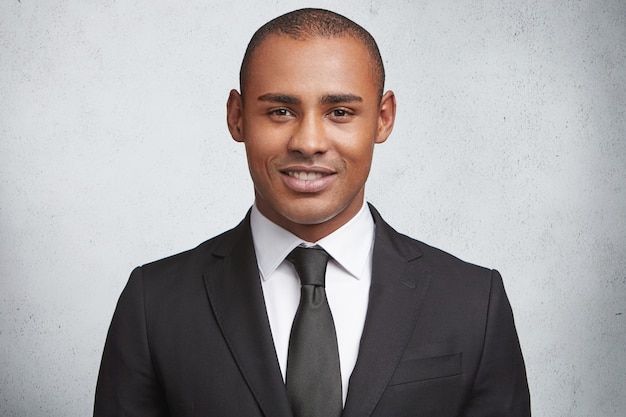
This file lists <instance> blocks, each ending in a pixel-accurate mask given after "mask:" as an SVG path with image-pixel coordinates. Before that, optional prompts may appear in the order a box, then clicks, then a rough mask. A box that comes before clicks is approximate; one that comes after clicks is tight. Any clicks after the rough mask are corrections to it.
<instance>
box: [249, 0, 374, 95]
mask: <svg viewBox="0 0 626 417" xmlns="http://www.w3.org/2000/svg"><path fill="white" fill-rule="evenodd" d="M270 35H285V36H288V37H290V38H292V39H295V40H301V41H304V40H308V39H312V38H321V39H324V38H325V39H332V38H339V37H343V36H352V37H354V38H355V39H357V40H359V41H361V43H362V44H363V45H364V46H365V47H366V48H367V50H368V51H369V54H370V58H371V60H370V61H369V62H368V63H367V65H371V69H372V73H373V74H374V76H375V83H376V85H377V86H378V91H379V95H380V97H382V95H383V89H384V85H385V67H384V65H383V60H382V58H381V56H380V51H379V50H378V45H377V44H376V41H375V40H374V38H373V37H372V35H370V33H369V32H368V31H367V30H365V29H363V28H362V27H361V26H359V25H358V24H357V23H355V22H353V21H352V20H350V19H348V18H347V17H344V16H342V15H340V14H337V13H335V12H331V11H330V10H323V9H300V10H294V11H293V12H289V13H286V14H284V15H282V16H278V17H277V18H275V19H272V20H270V21H269V22H267V23H266V24H264V25H263V26H261V27H260V28H259V29H258V30H257V31H256V32H255V33H254V35H252V39H250V43H248V47H247V49H246V52H245V54H244V56H243V62H242V63H241V69H240V71H239V86H240V89H241V92H242V94H243V93H245V87H244V86H245V82H246V80H247V79H248V77H249V76H250V75H251V74H250V60H251V57H252V55H253V54H254V52H255V51H256V50H257V48H258V47H259V45H260V44H261V43H263V41H264V40H265V39H266V38H267V37H268V36H270Z"/></svg>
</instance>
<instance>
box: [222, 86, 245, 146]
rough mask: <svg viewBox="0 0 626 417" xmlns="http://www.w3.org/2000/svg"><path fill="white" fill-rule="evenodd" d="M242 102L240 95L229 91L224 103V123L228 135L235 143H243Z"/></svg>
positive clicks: (234, 91) (235, 91)
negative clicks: (228, 132)
mask: <svg viewBox="0 0 626 417" xmlns="http://www.w3.org/2000/svg"><path fill="white" fill-rule="evenodd" d="M242 115H243V102H242V98H241V94H239V92H238V91H237V90H234V89H233V90H230V94H229V95H228V101H227V102H226V123H227V124H228V130H229V131H230V135H231V136H232V137H233V139H234V140H235V141H237V142H243V139H244V138H243V129H242V120H243V118H242Z"/></svg>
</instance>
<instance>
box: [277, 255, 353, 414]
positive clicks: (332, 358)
mask: <svg viewBox="0 0 626 417" xmlns="http://www.w3.org/2000/svg"><path fill="white" fill-rule="evenodd" d="M287 260H288V261H289V262H291V263H292V264H293V265H294V266H295V268H296V271H297V272H298V276H299V277H300V282H301V284H302V288H301V292H300V305H299V306H298V312H297V313H296V317H295V318H294V321H293V325H292V326H291V336H290V338H289V354H288V357H287V377H286V384H287V394H288V396H289V400H290V401H291V407H292V409H293V412H294V415H295V417H339V416H341V412H342V408H343V406H342V397H341V370H340V368H339V351H338V349H337V335H336V333H335V324H334V322H333V316H332V314H331V312H330V307H329V306H328V300H326V289H325V288H324V285H325V275H326V264H327V262H328V254H327V253H326V251H324V249H322V248H320V247H313V248H302V247H297V248H295V249H294V250H293V251H292V252H291V253H290V254H289V255H288V256H287Z"/></svg>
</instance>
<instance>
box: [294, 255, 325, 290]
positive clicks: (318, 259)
mask: <svg viewBox="0 0 626 417" xmlns="http://www.w3.org/2000/svg"><path fill="white" fill-rule="evenodd" d="M328 258H329V255H328V253H327V252H326V251H325V250H324V249H322V248H321V247H319V246H314V247H311V248H304V247H300V246H298V247H297V248H295V249H294V250H292V251H291V253H289V255H287V260H288V261H289V262H291V263H292V264H293V266H294V267H295V268H296V272H297V273H298V276H299V277H300V282H301V284H302V285H315V286H319V287H325V285H326V283H325V281H326V279H325V277H326V265H327V264H328Z"/></svg>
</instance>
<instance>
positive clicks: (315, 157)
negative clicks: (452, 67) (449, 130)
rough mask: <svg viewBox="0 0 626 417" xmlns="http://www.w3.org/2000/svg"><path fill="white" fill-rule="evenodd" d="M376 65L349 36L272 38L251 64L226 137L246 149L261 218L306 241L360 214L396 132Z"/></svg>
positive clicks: (392, 104) (231, 105) (234, 98)
mask: <svg viewBox="0 0 626 417" xmlns="http://www.w3.org/2000/svg"><path fill="white" fill-rule="evenodd" d="M370 61H371V58H370V56H369V54H368V51H367V49H366V48H365V46H363V44H362V43H361V42H360V41H358V40H357V39H355V38H353V37H351V36H343V37H338V38H331V39H326V38H317V37H314V38H311V39H306V40H295V39H292V38H290V37H287V36H283V35H271V36H269V37H268V38H267V39H266V40H265V41H263V43H262V44H261V45H260V46H259V47H258V49H257V50H256V51H255V52H254V54H253V55H252V60H251V71H250V72H249V74H252V75H251V76H249V77H248V79H245V80H243V87H242V88H243V91H244V93H245V96H242V95H241V94H240V93H239V92H237V91H236V90H232V91H231V92H230V96H229V98H228V103H227V121H228V128H229V130H230V133H231V135H232V137H233V139H234V140H235V141H237V142H243V143H244V144H245V147H246V154H247V158H248V167H249V170H250V175H251V177H252V181H253V183H254V189H255V202H256V205H257V207H258V209H259V211H260V212H261V213H262V214H263V215H265V216H266V217H267V218H269V219H270V220H271V221H273V222H274V223H276V224H278V225H279V226H281V227H283V228H285V229H287V230H289V231H290V232H292V233H293V234H295V235H296V236H298V237H300V238H301V239H304V240H305V241H308V242H316V241H318V240H320V239H321V238H323V237H325V236H327V235H328V234H330V233H332V232H333V231H335V230H337V229H338V228H340V227H341V226H343V225H344V224H345V223H346V222H348V221H349V220H350V219H351V218H352V217H354V216H355V215H356V214H357V213H358V211H359V210H360V208H361V206H362V204H363V199H364V192H365V182H366V180H367V177H368V174H369V171H370V167H371V163H372V156H373V151H374V145H375V144H377V143H382V142H384V141H385V140H386V139H387V137H388V136H389V134H390V133H391V131H392V129H393V124H394V120H395V113H396V100H395V96H394V94H393V92H392V91H388V92H386V93H385V94H384V95H383V97H382V98H380V97H379V96H378V89H377V86H376V83H375V76H374V73H373V72H372V71H371V69H370V65H369V63H370ZM305 178H306V179H305Z"/></svg>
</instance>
